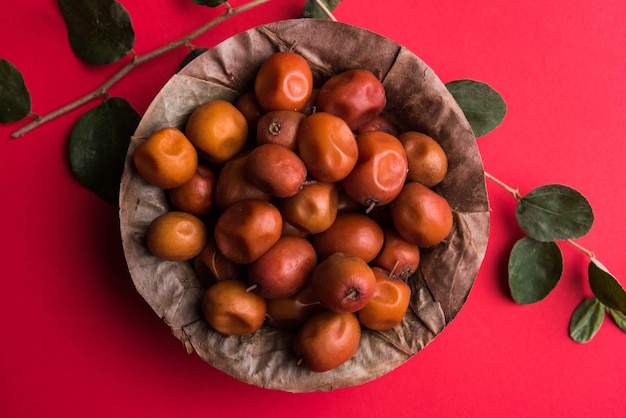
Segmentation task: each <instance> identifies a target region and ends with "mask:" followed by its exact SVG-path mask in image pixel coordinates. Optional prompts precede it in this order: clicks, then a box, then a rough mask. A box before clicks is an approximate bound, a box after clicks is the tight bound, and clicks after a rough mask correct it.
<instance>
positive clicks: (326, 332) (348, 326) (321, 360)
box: [293, 312, 361, 372]
mask: <svg viewBox="0 0 626 418" xmlns="http://www.w3.org/2000/svg"><path fill="white" fill-rule="evenodd" d="M360 339H361V327H360V324H359V321H358V319H357V318H356V316H355V315H354V314H352V313H337V312H320V313H317V314H315V315H313V316H312V317H311V318H309V319H308V320H307V321H306V322H305V323H304V325H303V326H302V328H301V329H300V331H299V332H298V334H297V335H296V338H295V340H294V343H293V348H294V351H295V352H296V355H297V356H298V358H300V359H301V360H302V364H303V365H304V366H305V367H306V368H308V369H309V370H311V371H313V372H325V371H328V370H332V369H334V368H336V367H339V366H341V365H342V364H344V363H345V362H347V361H348V360H350V359H351V358H352V357H353V356H354V354H356V351H357V349H358V347H359V341H360Z"/></svg>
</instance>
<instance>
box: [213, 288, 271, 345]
mask: <svg viewBox="0 0 626 418" xmlns="http://www.w3.org/2000/svg"><path fill="white" fill-rule="evenodd" d="M265 310H266V304H265V299H263V298H262V297H261V296H259V295H257V294H255V293H252V292H247V291H246V285H245V283H243V282H241V281H239V280H223V281H219V282H217V283H215V284H214V285H212V286H211V287H209V288H208V289H207V290H206V291H205V292H204V296H203V298H202V313H203V315H204V318H205V319H206V320H207V322H208V323H209V325H211V327H212V328H213V329H215V330H216V331H218V332H220V333H222V334H226V335H246V334H250V333H253V332H254V331H256V330H258V329H260V328H261V327H262V326H263V323H264V321H265Z"/></svg>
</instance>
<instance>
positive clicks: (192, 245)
mask: <svg viewBox="0 0 626 418" xmlns="http://www.w3.org/2000/svg"><path fill="white" fill-rule="evenodd" d="M207 237H208V233H207V230H206V227H205V225H204V223H203V222H202V221H201V220H200V219H198V218H197V217H195V216H194V215H191V214H189V213H186V212H180V211H171V212H166V213H164V214H162V215H159V216H157V217H156V218H155V219H154V220H153V221H152V222H151V223H150V226H149V227H148V230H147V231H146V245H147V247H148V250H149V251H150V252H151V253H152V254H153V255H155V256H157V257H159V258H160V259H162V260H168V261H186V260H191V259H192V258H194V257H195V256H197V255H198V254H200V252H201V251H202V249H203V248H204V246H205V245H206V242H207Z"/></svg>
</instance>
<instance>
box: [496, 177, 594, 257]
mask: <svg viewBox="0 0 626 418" xmlns="http://www.w3.org/2000/svg"><path fill="white" fill-rule="evenodd" d="M485 177H486V178H488V179H489V180H491V181H493V182H494V183H496V184H497V185H498V186H500V187H502V188H503V189H504V190H506V191H507V192H509V193H511V194H512V195H513V197H514V198H515V200H520V199H521V198H522V195H521V194H520V192H519V189H514V188H513V187H511V186H509V185H508V184H506V183H504V182H503V181H501V180H498V179H497V178H495V177H494V176H492V175H491V174H489V173H485ZM565 241H567V243H569V244H570V245H571V246H573V247H574V248H576V249H578V250H580V251H582V252H583V253H585V254H586V255H587V256H588V257H589V258H592V259H595V255H594V253H593V251H591V250H589V249H587V248H585V247H583V246H582V245H580V244H579V243H577V242H576V241H574V240H573V239H567V240H565Z"/></svg>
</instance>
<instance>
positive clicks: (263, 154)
mask: <svg viewBox="0 0 626 418" xmlns="http://www.w3.org/2000/svg"><path fill="white" fill-rule="evenodd" d="M246 172H247V174H248V179H249V180H250V182H251V183H252V184H254V185H255V186H256V187H258V188H259V189H260V190H262V191H264V192H265V193H268V194H270V195H272V196H274V197H290V196H293V195H295V194H296V193H298V191H300V189H301V188H302V185H303V183H304V181H305V180H306V176H307V170H306V166H305V165H304V162H303V161H302V160H301V159H300V157H298V155H297V154H296V153H295V152H293V151H291V150H290V149H289V148H287V147H284V146H282V145H277V144H263V145H259V146H257V147H256V148H254V149H253V150H252V151H251V152H250V154H249V156H248V163H247V166H246Z"/></svg>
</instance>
